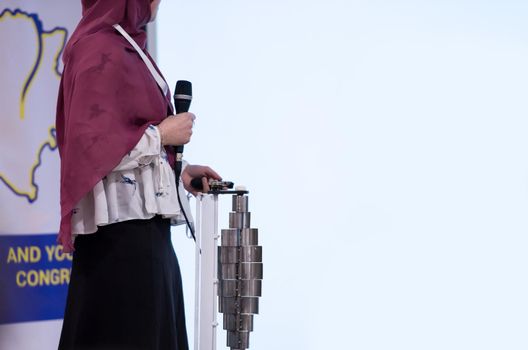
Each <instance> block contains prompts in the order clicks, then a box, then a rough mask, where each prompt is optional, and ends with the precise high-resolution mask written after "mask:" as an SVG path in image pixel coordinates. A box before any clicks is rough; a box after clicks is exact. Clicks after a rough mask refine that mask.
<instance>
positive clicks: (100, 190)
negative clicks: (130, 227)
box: [72, 125, 192, 236]
mask: <svg viewBox="0 0 528 350" xmlns="http://www.w3.org/2000/svg"><path fill="white" fill-rule="evenodd" d="M185 166H186V164H184V167H185ZM175 181H176V179H175V175H174V171H173V170H172V169H171V167H170V164H169V162H168V158H167V154H166V153H165V149H164V148H163V147H162V146H161V137H160V134H159V130H158V128H157V127H155V126H153V125H151V126H149V127H148V128H147V129H146V130H145V133H144V134H143V136H142V138H141V139H140V140H139V142H138V143H137V145H136V146H135V147H134V149H132V151H130V152H129V153H128V154H127V155H126V156H125V157H124V158H123V159H122V160H121V163H119V165H118V166H117V167H115V168H114V169H113V171H112V172H111V173H110V174H108V175H107V176H106V177H104V178H103V179H102V180H101V181H99V182H98V183H97V184H96V185H95V187H94V188H93V189H92V191H90V192H89V193H88V194H87V195H86V196H85V197H84V198H83V199H81V201H80V202H79V203H78V205H77V206H76V207H75V209H74V210H73V215H72V233H73V235H74V236H75V235H79V234H90V233H94V232H96V231H97V226H104V225H109V224H113V223H117V222H121V221H126V220H134V219H150V218H152V217H154V216H155V215H161V216H162V217H164V218H170V219H171V224H172V225H179V224H185V218H184V216H183V215H182V213H181V210H180V206H179V204H178V197H177V192H176V186H175ZM179 192H180V199H181V202H182V205H183V207H184V210H185V213H186V214H187V217H188V218H189V220H190V221H191V222H192V217H191V211H190V205H189V200H188V198H187V197H186V195H185V193H186V192H185V190H184V188H183V185H182V183H181V181H180V183H179Z"/></svg>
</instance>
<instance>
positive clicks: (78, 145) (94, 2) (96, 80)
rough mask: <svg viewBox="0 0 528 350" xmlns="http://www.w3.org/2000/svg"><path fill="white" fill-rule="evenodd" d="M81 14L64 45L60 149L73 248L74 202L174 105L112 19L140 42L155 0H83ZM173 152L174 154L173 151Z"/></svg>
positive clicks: (63, 235) (66, 225)
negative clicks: (72, 220)
mask: <svg viewBox="0 0 528 350" xmlns="http://www.w3.org/2000/svg"><path fill="white" fill-rule="evenodd" d="M82 7H83V10H82V15H83V16H82V19H81V21H80V22H79V24H78V26H77V28H76V29H75V31H74V33H73V35H72V36H71V38H70V40H69V41H68V44H67V45H66V49H65V51H64V56H63V61H64V72H63V74H62V79H61V83H60V88H59V97H58V102H57V119H56V127H57V142H58V146H59V153H60V157H61V224H60V231H59V239H58V240H59V242H60V243H61V244H62V245H63V247H64V250H65V251H67V252H71V251H72V250H73V244H72V234H71V217H72V210H73V209H74V207H75V206H76V205H77V204H78V203H79V201H80V200H81V199H82V198H83V197H84V196H85V195H86V194H87V193H88V192H89V191H91V190H92V189H93V187H94V186H95V184H97V182H99V181H101V179H102V178H103V177H104V176H106V175H107V174H108V173H110V172H111V171H112V169H113V168H115V167H116V166H117V165H118V164H119V163H120V161H121V159H122V158H123V157H124V156H125V154H127V153H128V152H129V151H130V150H131V149H133V148H134V146H135V145H136V144H137V143H138V141H139V139H140V138H141V136H142V135H143V133H144V131H145V129H146V128H147V127H148V126H149V124H158V123H159V122H160V121H161V120H163V119H164V118H165V117H166V116H167V112H168V111H169V110H170V108H172V107H170V98H169V96H170V93H169V96H163V93H162V92H161V90H160V89H159V88H158V85H157V84H156V81H155V79H154V78H153V77H152V75H151V74H150V72H149V71H148V69H147V67H146V65H145V63H144V62H143V61H142V60H141V58H140V57H139V55H138V53H137V52H136V51H135V50H134V49H133V48H132V46H131V45H130V44H129V42H128V41H126V39H125V38H124V37H122V36H121V35H120V34H119V33H118V32H117V31H116V30H115V29H114V28H113V27H112V25H114V24H116V23H119V24H120V25H121V26H122V27H123V28H124V29H125V30H126V31H127V32H128V33H129V34H130V36H132V38H134V40H135V41H136V42H137V43H138V45H139V46H140V47H141V48H143V49H144V48H145V46H146V38H147V36H146V32H145V26H146V24H147V22H148V20H149V19H150V16H151V13H150V0H82ZM171 160H172V157H171Z"/></svg>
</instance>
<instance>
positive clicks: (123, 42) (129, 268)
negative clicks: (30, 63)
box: [56, 0, 220, 350]
mask: <svg viewBox="0 0 528 350" xmlns="http://www.w3.org/2000/svg"><path fill="white" fill-rule="evenodd" d="M158 6H159V0H155V1H150V0H111V1H109V0H82V19H81V21H80V23H79V25H78V26H77V28H76V30H75V32H74V33H73V35H72V36H71V38H70V40H69V42H68V44H67V46H66V49H65V51H64V55H63V60H64V72H63V75H62V79H61V85H60V90H59V99H58V103H57V120H56V125H57V140H58V144H59V152H60V156H61V225H60V232H59V242H60V243H61V244H62V245H63V247H64V249H65V251H74V252H73V266H72V273H71V280H70V286H69V291H68V300H67V305H66V311H65V316H64V324H63V329H62V334H61V339H60V345H59V349H163V350H165V349H175V350H176V349H177V350H182V349H184V350H185V349H188V343H187V334H186V328H185V315H184V308H183V296H182V287H181V275H180V271H179V267H178V262H177V259H176V256H175V254H174V250H173V249H172V244H171V241H170V225H171V224H179V223H182V222H183V220H182V219H183V217H182V212H181V210H180V207H179V205H178V200H177V199H178V198H177V192H176V182H175V178H174V173H173V172H172V170H171V165H172V164H173V163H174V154H173V152H172V148H170V147H168V146H172V145H182V144H186V143H188V142H189V140H190V137H191V134H192V126H193V123H194V119H195V117H194V115H193V114H191V113H181V114H178V115H176V116H174V115H172V114H173V112H172V105H171V103H170V92H169V91H167V89H163V87H164V86H166V83H165V82H164V81H163V79H162V78H160V74H159V71H158V70H157V68H156V66H155V64H154V62H150V63H152V65H153V66H154V67H153V68H152V67H151V70H152V71H149V68H148V67H147V65H146V64H145V62H144V61H143V60H142V58H141V57H140V55H139V52H138V51H136V49H134V47H133V46H132V44H131V43H130V42H129V41H127V39H126V38H125V37H124V35H125V34H122V33H120V32H118V31H117V30H116V28H114V25H116V24H119V25H120V26H121V28H122V29H123V30H124V31H125V32H126V33H128V35H130V37H131V38H132V39H131V40H133V41H134V42H135V43H136V44H137V45H138V46H139V48H138V50H144V49H145V46H146V33H145V25H146V24H147V22H149V21H151V20H154V18H155V16H156V12H157V9H158ZM147 56H148V54H147ZM145 60H151V59H150V56H148V57H146V58H145ZM154 69H155V70H156V71H155V72H154ZM156 72H157V73H158V79H156V77H155V75H156ZM160 79H161V80H162V81H161V82H160V81H159V80H160ZM163 90H165V93H164V92H162V91H163ZM167 116H168V117H167ZM195 177H201V178H202V180H203V183H204V188H205V189H206V190H207V189H208V185H207V179H220V176H219V175H218V174H217V173H216V172H214V171H213V170H212V169H210V168H209V167H205V166H197V165H187V166H186V167H185V168H184V169H183V172H182V182H183V186H182V184H181V183H180V184H179V185H178V186H180V187H184V188H185V189H186V190H188V191H190V192H192V193H193V194H195V191H194V190H193V189H192V187H191V186H190V181H191V179H192V178H195ZM182 193H183V188H180V195H181V194H182ZM181 199H182V202H186V198H185V196H181ZM187 206H188V203H187Z"/></svg>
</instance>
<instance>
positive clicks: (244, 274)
mask: <svg viewBox="0 0 528 350" xmlns="http://www.w3.org/2000/svg"><path fill="white" fill-rule="evenodd" d="M250 225H251V213H250V212H249V211H248V197H247V195H238V194H237V195H234V196H233V211H232V212H231V213H229V228H228V229H224V230H222V238H221V242H222V245H221V246H220V247H218V282H219V285H218V299H219V308H218V309H219V311H220V312H222V313H223V314H224V315H223V318H224V329H225V330H226V331H227V346H228V347H230V348H231V350H245V349H248V348H249V334H250V332H251V331H252V330H253V315H255V314H258V305H259V300H258V299H259V297H260V296H261V295H262V247H260V246H259V245H258V230H257V229H256V228H250V227H251V226H250Z"/></svg>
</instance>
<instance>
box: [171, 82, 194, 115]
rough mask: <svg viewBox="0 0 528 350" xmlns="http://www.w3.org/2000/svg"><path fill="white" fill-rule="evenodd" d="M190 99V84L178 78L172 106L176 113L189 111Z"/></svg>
mask: <svg viewBox="0 0 528 350" xmlns="http://www.w3.org/2000/svg"><path fill="white" fill-rule="evenodd" d="M191 100H192V84H191V82H190V81H187V80H178V82H177V83H176V88H175V89H174V107H176V113H183V112H189V107H190V106H191Z"/></svg>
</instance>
